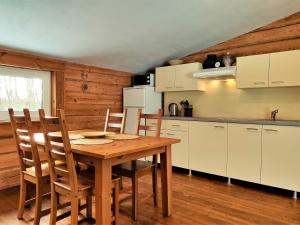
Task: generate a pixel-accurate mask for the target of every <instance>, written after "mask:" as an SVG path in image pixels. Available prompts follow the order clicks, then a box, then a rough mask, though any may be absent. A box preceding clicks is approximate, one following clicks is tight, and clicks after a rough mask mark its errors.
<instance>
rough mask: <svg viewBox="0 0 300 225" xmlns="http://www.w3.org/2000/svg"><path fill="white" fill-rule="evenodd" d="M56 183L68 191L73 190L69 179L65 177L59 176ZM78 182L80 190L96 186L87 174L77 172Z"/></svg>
mask: <svg viewBox="0 0 300 225" xmlns="http://www.w3.org/2000/svg"><path fill="white" fill-rule="evenodd" d="M54 184H55V185H57V186H59V187H61V188H63V189H65V190H67V191H71V187H70V182H69V179H67V178H65V177H61V178H59V179H58V180H57V181H56V182H54ZM77 184H78V191H85V190H88V189H93V188H94V181H93V180H92V179H89V177H87V176H86V175H81V174H80V173H78V174H77Z"/></svg>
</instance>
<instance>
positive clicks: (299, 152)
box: [261, 126, 300, 191]
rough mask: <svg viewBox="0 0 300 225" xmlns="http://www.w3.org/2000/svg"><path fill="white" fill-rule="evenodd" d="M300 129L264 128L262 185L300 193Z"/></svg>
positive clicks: (284, 127)
mask: <svg viewBox="0 0 300 225" xmlns="http://www.w3.org/2000/svg"><path fill="white" fill-rule="evenodd" d="M299 137H300V127H288V126H263V131H262V169H261V183H262V184H265V185H270V186H274V187H279V188H284V189H288V190H293V191H300V173H299V171H300V138H299Z"/></svg>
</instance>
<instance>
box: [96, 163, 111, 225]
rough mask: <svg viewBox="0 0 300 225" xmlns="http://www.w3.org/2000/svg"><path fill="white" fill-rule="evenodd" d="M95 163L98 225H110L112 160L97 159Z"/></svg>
mask: <svg viewBox="0 0 300 225" xmlns="http://www.w3.org/2000/svg"><path fill="white" fill-rule="evenodd" d="M94 164H95V201H96V212H95V214H96V225H108V224H111V182H112V181H111V177H112V168H111V161H110V160H109V159H107V160H102V159H96V160H95V162H94Z"/></svg>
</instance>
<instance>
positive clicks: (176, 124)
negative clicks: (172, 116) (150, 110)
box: [165, 120, 189, 131]
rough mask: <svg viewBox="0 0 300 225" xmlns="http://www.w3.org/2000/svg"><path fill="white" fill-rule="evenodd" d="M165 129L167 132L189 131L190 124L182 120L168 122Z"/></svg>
mask: <svg viewBox="0 0 300 225" xmlns="http://www.w3.org/2000/svg"><path fill="white" fill-rule="evenodd" d="M165 127H166V129H167V130H174V131H188V129H189V123H188V122H187V121H181V120H166V121H165Z"/></svg>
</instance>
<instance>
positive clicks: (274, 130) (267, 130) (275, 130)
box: [265, 129, 278, 132]
mask: <svg viewBox="0 0 300 225" xmlns="http://www.w3.org/2000/svg"><path fill="white" fill-rule="evenodd" d="M265 131H273V132H278V130H275V129H265Z"/></svg>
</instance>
